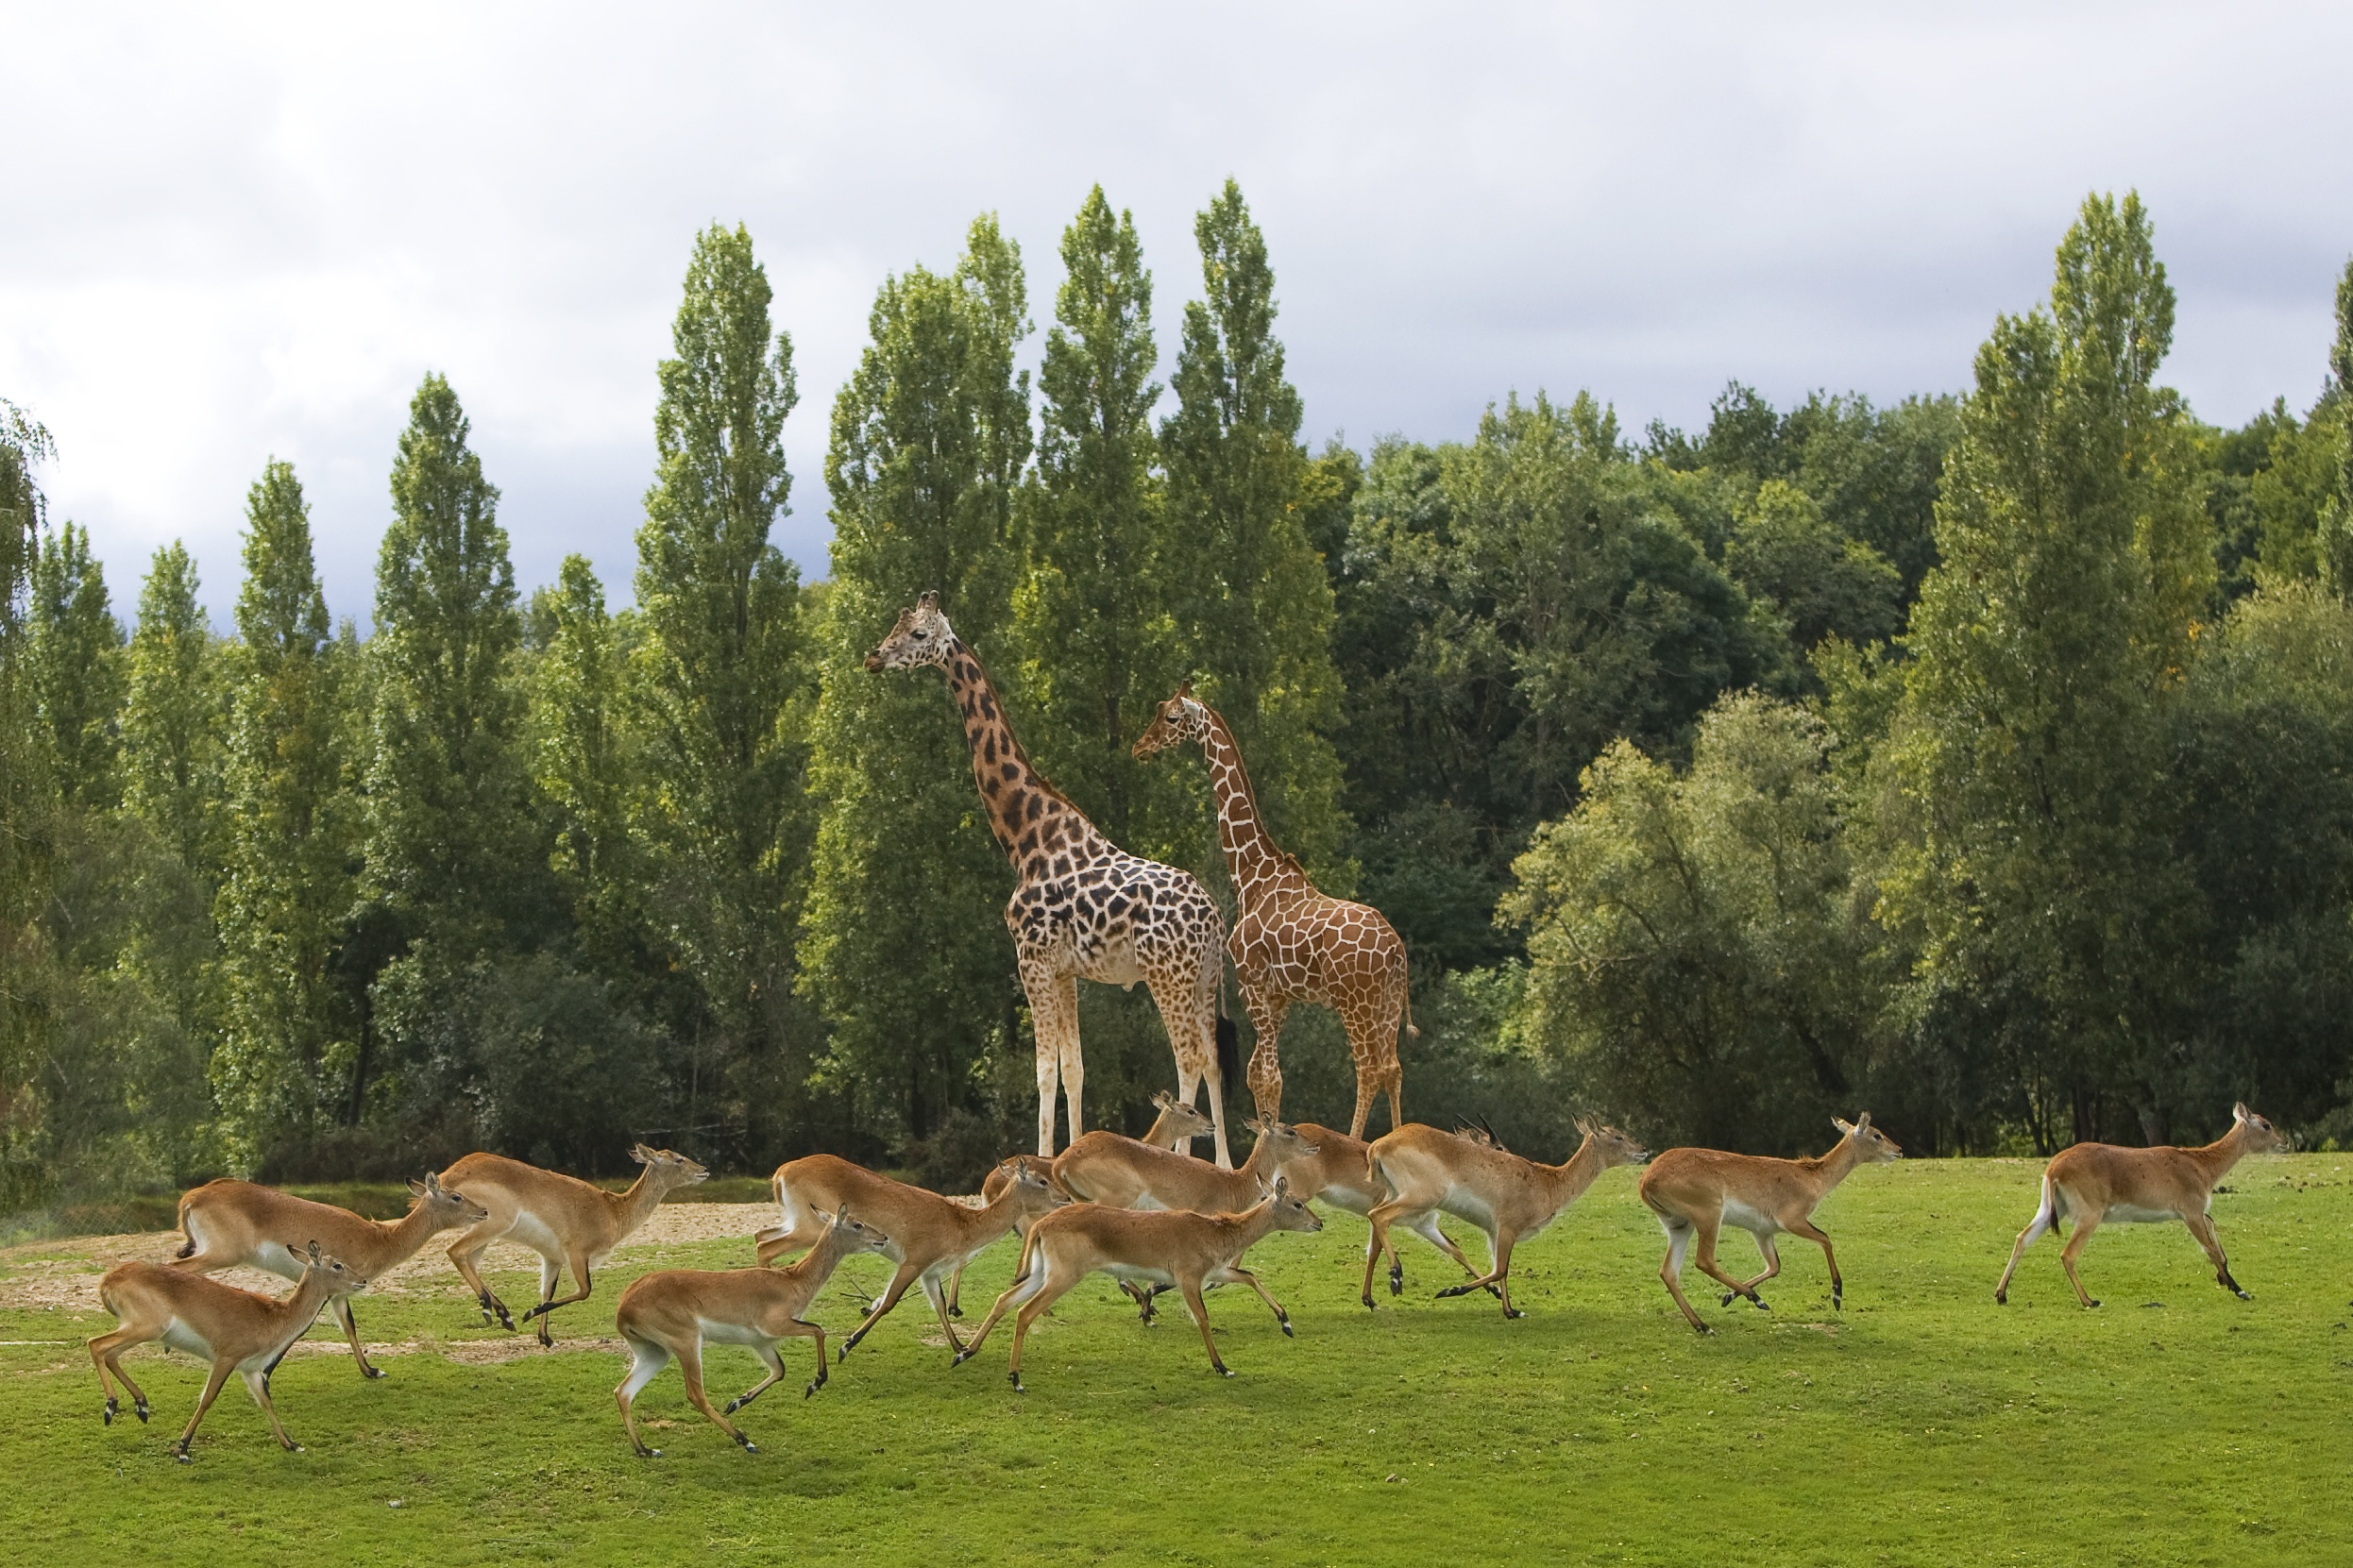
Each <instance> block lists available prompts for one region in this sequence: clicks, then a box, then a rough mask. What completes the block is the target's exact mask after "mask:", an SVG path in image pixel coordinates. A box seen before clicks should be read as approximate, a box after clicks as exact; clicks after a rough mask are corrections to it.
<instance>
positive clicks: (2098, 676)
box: [1880, 195, 2213, 1146]
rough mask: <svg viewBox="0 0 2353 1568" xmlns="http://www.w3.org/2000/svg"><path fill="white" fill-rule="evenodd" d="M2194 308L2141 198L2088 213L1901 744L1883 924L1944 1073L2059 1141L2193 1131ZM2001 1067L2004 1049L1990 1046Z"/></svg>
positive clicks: (1912, 665)
mask: <svg viewBox="0 0 2353 1568" xmlns="http://www.w3.org/2000/svg"><path fill="white" fill-rule="evenodd" d="M2173 326H2174V293H2173V289H2172V287H2171V286H2170V285H2169V284H2168V283H2167V282H2166V279H2165V269H2164V267H2163V265H2162V264H2161V263H2160V262H2158V260H2157V255H2156V250H2155V247H2154V244H2153V243H2152V240H2151V235H2150V227H2149V220H2148V216H2147V214H2146V212H2145V211H2143V209H2142V208H2141V202H2140V198H2139V197H2138V196H2137V195H2127V196H2126V197H2125V198H2124V201H2123V202H2122V203H2119V202H2117V201H2115V200H2113V199H2112V198H2110V197H2107V196H2093V197H2090V198H2088V199H2087V200H2086V201H2085V202H2084V205H2083V208H2082V211H2081V214H2080V216H2079V217H2078V219H2077V221H2076V223H2075V225H2074V228H2071V229H2069V231H2068V233H2067V237H2066V239H2065V240H2064V241H2063V242H2062V243H2061V244H2060V245H2059V248H2058V257H2057V277H2056V279H2055V281H2054V283H2053V285H2052V290H2051V296H2050V304H2049V307H2048V309H2047V310H2043V309H2038V310H2036V311H2034V312H2030V313H2028V314H2026V315H2023V316H2003V317H2001V318H2000V319H1999V320H1997V321H1996V323H1995V325H1994V329H1993V334H1992V336H1991V337H1990V338H1989V339H1988V340H1987V342H1986V344H1985V346H1983V347H1982V348H1980V349H1979V350H1978V354H1977V362H1976V385H1975V389H1974V390H1973V391H1972V393H1971V395H1970V396H1969V397H1968V399H1967V401H1966V403H1965V404H1964V406H1963V409H1962V417H1961V438H1960V442H1959V444H1958V445H1957V446H1956V447H1955V448H1954V452H1953V455H1952V458H1951V461H1950V463H1949V464H1948V466H1947V469H1946V473H1945V482H1944V489H1943V494H1942V497H1941V498H1940V499H1939V501H1938V508H1937V545H1938V555H1939V557H1940V565H1938V567H1937V568H1936V569H1935V570H1934V571H1932V572H1930V573H1929V575H1928V577H1927V579H1926V580H1925V582H1923V583H1922V585H1921V597H1920V601H1919V603H1918V605H1917V606H1916V608H1915V609H1914V612H1913V615H1912V620H1911V633H1910V636H1909V637H1908V639H1907V643H1908V646H1909V649H1910V651H1911V654H1912V658H1911V660H1910V662H1909V663H1908V664H1907V665H1906V666H1905V667H1904V696H1903V700H1902V704H1901V706H1900V708H1899V710H1898V712H1897V715H1896V717H1895V720H1894V735H1893V737H1892V739H1891V741H1890V743H1889V745H1890V755H1891V760H1892V767H1893V771H1894V778H1895V782H1896V784H1897V787H1898V789H1899V790H1900V793H1901V799H1902V801H1904V811H1905V812H1906V813H1908V814H1909V818H1908V821H1907V822H1906V823H1905V825H1904V828H1903V830H1902V833H1901V844H1900V847H1899V848H1898V849H1897V851H1895V853H1894V854H1893V855H1892V856H1891V857H1890V860H1889V862H1888V864H1887V866H1885V867H1884V868H1883V869H1882V872H1881V877H1880V885H1881V888H1882V890H1883V894H1884V900H1885V902H1884V903H1883V916H1884V917H1885V918H1887V919H1889V920H1890V921H1891V923H1892V924H1893V925H1894V926H1895V927H1896V928H1897V929H1899V930H1901V931H1904V932H1905V933H1906V934H1907V936H1908V938H1909V939H1910V940H1912V941H1915V942H1916V943H1917V945H1918V946H1917V951H1918V954H1919V956H1918V959H1917V961H1916V968H1915V973H1916V975H1917V977H1918V978H1917V980H1916V981H1915V983H1914V989H1913V993H1912V1007H1913V1010H1914V1016H1915V1017H1916V1018H1918V1019H1919V1020H1921V1026H1922V1027H1925V1028H1928V1029H1930V1030H1931V1031H1940V1032H1942V1034H1943V1037H1944V1039H1945V1043H1946V1046H1947V1053H1946V1054H1947V1059H1948V1060H1950V1061H1953V1062H1954V1063H1955V1071H1956V1072H1957V1071H1967V1070H1968V1069H1967V1068H1966V1066H1965V1065H1964V1063H1965V1062H1966V1060H1967V1059H1968V1058H1970V1057H1972V1055H1973V1056H1974V1058H1975V1060H1976V1062H1977V1064H1978V1070H1979V1071H1984V1070H1985V1069H1987V1068H1991V1069H1992V1070H1993V1071H1997V1072H1999V1073H2000V1074H2001V1075H2002V1076H2003V1077H2004V1078H2005V1079H2006V1080H2007V1081H2009V1082H2011V1083H2013V1084H2015V1085H2017V1086H2018V1087H2019V1093H2018V1098H2017V1100H2016V1101H2015V1102H2014V1103H2013V1113H2014V1114H2019V1115H2022V1116H2023V1117H2024V1118H2025V1119H2026V1120H2027V1121H2028V1124H2029V1126H2030V1127H2031V1129H2032V1131H2033V1133H2034V1135H2035V1137H2036V1138H2037V1140H2038V1141H2039V1142H2040V1143H2041V1144H2043V1145H2045V1146H2053V1145H2057V1144H2060V1143H2064V1142H2067V1141H2069V1140H2070V1139H2071V1138H2091V1137H2099V1136H2106V1135H2111V1134H2113V1133H2115V1132H2118V1131H2121V1130H2122V1128H2123V1126H2124V1124H2125V1123H2124V1121H2123V1119H2122V1117H2121V1116H2120V1114H2119V1113H2120V1112H2122V1111H2124V1110H2125V1109H2126V1108H2127V1107H2128V1108H2129V1109H2130V1110H2131V1111H2133V1112H2135V1113H2137V1115H2138V1120H2139V1128H2138V1130H2139V1131H2141V1134H2142V1135H2143V1136H2144V1137H2146V1138H2148V1139H2149V1140H2150V1141H2162V1140H2163V1138H2164V1135H2165V1133H2166V1131H2167V1129H2168V1127H2169V1125H2170V1118H2171V1116H2172V1114H2173V1107H2172V1104H2171V1097H2170V1094H2169V1088H2170V1085H2169V1083H2168V1081H2167V1076H2166V1074H2167V1068H2166V1059H2167V1055H2168V1052H2167V1047H2168V1045H2169V1044H2170V1043H2171V1040H2172V1038H2173V1037H2174V1035H2175V1031H2176V1030H2177V1028H2178V1024H2177V1021H2176V1020H2175V1016H2174V1013H2175V1007H2176V1006H2177V1003H2178V999H2177V998H2175V997H2174V996H2173V995H2172V994H2171V993H2170V991H2169V981H2170V979H2171V977H2172V975H2173V974H2174V973H2175V969H2176V964H2175V954H2176V953H2177V952H2178V951H2179V945H2180V944H2181V943H2182V942H2184V941H2185V940H2186V939H2187V937H2188V935H2189V934H2190V933H2191V932H2192V931H2194V929H2195V923H2196V919H2197V916H2196V904H2197V900H2196V890H2195V888H2194V886H2193V885H2191V884H2190V881H2189V878H2188V874H2187V872H2186V870H2185V869H2184V868H2182V867H2181V866H2180V865H2179V864H2178V863H2177V861H2176V859H2175V856H2174V855H2173V854H2172V853H2171V852H2170V850H2169V847H2168V842H2167V822H2168V816H2169V810H2170V807H2171V806H2172V804H2173V801H2172V800H2171V799H2170V798H2169V796H2168V794H2167V792H2166V791H2165V790H2164V789H2163V788H2162V787H2161V785H2162V781H2163V780H2164V778H2165V776H2166V751H2165V747H2164V721H2165V717H2166V715H2167V712H2168V710H2169V708H2170V707H2171V705H2172V704H2173V703H2174V702H2175V700H2177V697H2178V694H2179V692H2180V690H2181V687H2182V683H2183V672H2184V671H2185V670H2186V669H2187V668H2188V666H2189V664H2190V655H2191V649H2192V635H2193V622H2194V621H2195V619H2196V618H2197V617H2198V616H2199V615H2202V614H2203V613H2204V611H2205V608H2206V606H2207V604H2208V603H2209V595H2210V593H2211V589H2212V584H2213V559H2212V555H2211V552H2210V549H2209V533H2208V531H2207V526H2206V522H2205V517H2204V514H2203V512H2202V510H2201V508H2200V506H2199V503H2198V500H2197V496H2198V494H2199V487H2200V483H2201V480H2200V476H2199V474H2198V473H2197V472H2195V470H2194V463H2195V458H2194V453H2193V452H2192V449H2191V447H2190V445H2189V442H2188V437H2187V430H2186V426H2187V419H2186V415H2185V414H2184V412H2183V410H2182V408H2181V405H2180V402H2179V399H2178V398H2177V397H2176V396H2175V394H2173V393H2172V392H2171V391H2169V390H2167V389H2166V388H2163V387H2160V386H2159V385H2158V384H2157V381H2156V373H2157V368H2158V363H2159V362H2161V361H2162V360H2163V359H2164V356H2165V353H2166V350H2167V347H2168V346H2169V345H2170V344H2171V342H2172V337H2173ZM1987 1053H1990V1056H1988V1055H1987Z"/></svg>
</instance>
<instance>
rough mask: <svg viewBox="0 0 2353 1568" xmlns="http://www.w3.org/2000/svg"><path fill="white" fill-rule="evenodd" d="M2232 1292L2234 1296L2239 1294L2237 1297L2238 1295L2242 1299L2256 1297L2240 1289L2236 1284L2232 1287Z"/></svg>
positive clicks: (2248, 1299)
mask: <svg viewBox="0 0 2353 1568" xmlns="http://www.w3.org/2000/svg"><path fill="white" fill-rule="evenodd" d="M2230 1293H2231V1294H2232V1295H2234V1296H2237V1297H2238V1298H2239V1299H2240V1300H2241V1301H2253V1300H2254V1299H2255V1298H2254V1297H2253V1296H2252V1295H2250V1294H2248V1293H2247V1292H2246V1291H2244V1290H2240V1289H2239V1288H2238V1287H2237V1286H2236V1285H2233V1286H2232V1287H2231V1288H2230Z"/></svg>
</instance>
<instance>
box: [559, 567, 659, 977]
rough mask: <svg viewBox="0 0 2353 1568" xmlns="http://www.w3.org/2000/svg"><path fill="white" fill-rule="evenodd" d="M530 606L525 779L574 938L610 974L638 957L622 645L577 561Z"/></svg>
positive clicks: (598, 590)
mask: <svg viewBox="0 0 2353 1568" xmlns="http://www.w3.org/2000/svg"><path fill="white" fill-rule="evenodd" d="M532 610H533V620H534V621H535V622H537V623H540V624H541V625H542V626H543V628H544V631H543V632H541V633H540V636H541V639H542V646H541V647H540V649H539V657H538V660H537V662H536V664H535V666H534V667H533V673H532V730H533V763H532V773H533V783H534V784H536V785H537V788H538V792H539V797H540V799H541V800H542V801H545V802H546V803H547V806H548V808H549V809H550V811H551V812H552V813H553V815H554V823H553V829H552V843H551V845H550V855H551V859H550V865H551V867H552V868H553V869H554V871H555V874H556V880H557V882H558V883H559V884H560V885H561V886H562V887H563V889H564V891H565V893H566V894H567V897H568V899H569V901H570V903H571V907H572V913H573V919H574V921H575V923H576V925H577V927H578V931H579V935H580V936H581V938H582V940H583V942H584V944H585V946H586V947H587V948H588V950H589V951H590V952H591V953H593V954H594V955H595V956H596V957H597V958H598V959H599V960H600V961H601V963H602V964H603V967H604V968H605V969H607V970H608V971H616V970H619V969H625V968H627V967H629V965H630V963H631V961H632V960H634V959H635V957H636V956H637V954H636V953H635V952H634V951H633V948H632V941H633V936H634V934H635V933H634V927H635V914H634V908H633V894H634V890H635V881H636V878H637V875H638V873H639V872H640V871H641V870H642V865H641V862H640V857H639V856H638V855H637V853H636V846H635V844H634V842H633V841H632V839H631V837H630V820H629V818H630V810H631V806H632V804H633V793H634V789H635V783H636V781H635V776H634V772H633V769H632V767H631V762H632V746H631V736H630V734H629V732H628V725H627V717H628V716H627V713H626V711H625V710H626V702H627V689H626V686H625V684H624V676H625V674H626V661H627V649H626V648H625V646H624V643H623V639H622V635H621V629H620V628H619V627H618V626H617V625H616V624H615V622H614V619H613V617H612V616H611V615H608V614H607V613H606V611H605V607H604V585H603V584H602V583H601V582H598V581H597V574H596V571H595V569H594V568H593V567H592V566H590V565H589V564H588V560H587V558H586V557H584V556H580V555H567V556H566V557H565V558H564V564H563V565H562V566H561V567H560V568H559V570H558V573H557V579H556V582H555V585H554V586H553V587H552V588H547V589H542V590H541V591H540V592H539V593H538V594H536V595H534V596H533V601H532Z"/></svg>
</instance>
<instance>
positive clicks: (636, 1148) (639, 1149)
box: [629, 1143, 653, 1165]
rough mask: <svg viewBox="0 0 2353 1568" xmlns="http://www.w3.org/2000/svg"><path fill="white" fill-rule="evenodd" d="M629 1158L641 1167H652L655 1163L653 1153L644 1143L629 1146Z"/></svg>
mask: <svg viewBox="0 0 2353 1568" xmlns="http://www.w3.org/2000/svg"><path fill="white" fill-rule="evenodd" d="M629 1157H630V1158H631V1159H634V1160H635V1161H636V1162H637V1163H638V1164H640V1165H652V1163H653V1151H652V1150H651V1149H649V1148H647V1147H646V1146H645V1145H644V1144H642V1143H633V1144H631V1145H630V1146H629Z"/></svg>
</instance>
